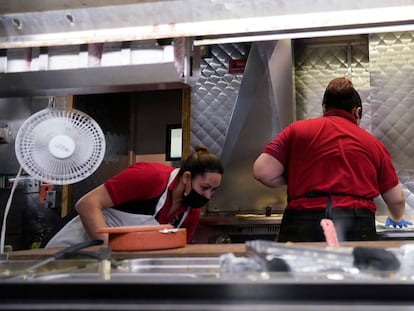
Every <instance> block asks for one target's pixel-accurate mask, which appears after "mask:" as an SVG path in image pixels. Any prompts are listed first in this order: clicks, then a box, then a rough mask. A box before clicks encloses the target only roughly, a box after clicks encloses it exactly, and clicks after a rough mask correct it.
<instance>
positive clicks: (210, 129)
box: [191, 44, 250, 157]
mask: <svg viewBox="0 0 414 311" xmlns="http://www.w3.org/2000/svg"><path fill="white" fill-rule="evenodd" d="M249 48H250V45H249V44H222V45H213V46H212V47H211V56H210V57H205V58H202V59H201V63H200V72H201V74H200V78H199V80H198V81H197V82H196V84H195V86H194V89H193V90H194V91H193V95H192V110H191V146H192V147H195V146H196V145H199V144H202V145H206V146H208V147H209V148H210V150H211V151H212V152H214V153H216V154H217V155H218V156H219V157H220V156H221V152H222V149H223V145H224V141H225V138H226V135H227V130H228V125H229V123H230V118H231V115H232V113H233V109H234V105H235V103H236V98H237V95H238V92H239V88H240V84H241V81H242V78H243V74H231V73H229V72H228V67H229V61H230V60H231V59H240V58H247V56H248V53H249Z"/></svg>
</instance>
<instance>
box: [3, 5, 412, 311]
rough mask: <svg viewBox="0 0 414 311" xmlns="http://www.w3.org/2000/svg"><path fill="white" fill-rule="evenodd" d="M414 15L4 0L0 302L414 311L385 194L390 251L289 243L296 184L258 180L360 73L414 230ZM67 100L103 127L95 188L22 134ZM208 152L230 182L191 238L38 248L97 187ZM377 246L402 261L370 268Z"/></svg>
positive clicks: (405, 250) (373, 128)
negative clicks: (53, 165) (36, 153)
mask: <svg viewBox="0 0 414 311" xmlns="http://www.w3.org/2000/svg"><path fill="white" fill-rule="evenodd" d="M413 16H414V1H413V0H392V1H389V0H388V1H385V0H384V1H383V0H380V1H370V0H360V1H358V2H356V1H348V2H344V1H338V0H333V1H329V2H328V1H307V0H290V1H287V0H286V1H285V0H278V1H274V0H259V1H249V0H226V1H216V0H203V1H201V0H164V1H150V0H144V1H137V0H135V1H133V0H119V1H110V0H101V1H94V0H83V1H81V0H79V1H77V0H75V1H73V0H72V1H66V0H62V1H48V0H32V1H24V0H14V1H2V2H1V3H0V25H1V26H0V51H1V53H0V204H1V205H0V211H1V214H2V226H1V227H2V233H1V234H2V240H1V241H0V242H1V245H2V246H3V247H2V250H1V253H0V255H1V260H0V288H1V290H0V309H7V310H65V309H70V310H85V309H89V310H115V309H116V310H132V309H133V310H167V309H168V310H224V309H226V310H236V309H237V310H275V309H277V310H374V309H375V310H389V309H390V308H394V307H398V308H399V309H400V310H408V309H409V308H412V306H413V305H414V298H413V296H412V292H413V290H414V283H413V278H414V276H413V275H414V266H413V264H412V260H413V256H414V246H413V245H414V243H413V244H412V240H414V228H411V227H408V228H395V229H394V228H392V229H389V228H386V227H385V226H384V222H385V218H386V217H387V210H386V207H385V204H384V202H383V201H381V199H380V198H378V199H377V200H376V204H377V206H378V212H377V233H378V241H373V242H342V243H341V244H340V247H339V248H331V247H328V245H327V244H326V243H287V244H284V243H277V242H275V241H276V239H277V235H278V230H279V225H280V221H281V217H282V215H283V210H284V207H285V204H286V194H285V190H286V189H284V188H283V187H281V188H280V189H277V190H275V189H268V188H266V187H264V186H263V185H261V184H259V183H258V182H257V181H255V180H254V179H253V176H252V163H253V161H254V159H255V158H256V157H257V156H258V154H259V153H260V152H261V151H262V148H263V147H264V146H265V144H266V143H267V142H268V141H269V140H270V139H271V138H272V137H273V136H274V135H275V134H277V133H279V132H280V131H281V130H282V129H283V128H285V127H286V126H287V125H288V124H290V123H291V122H293V121H295V120H300V119H306V118H311V117H317V116H320V115H321V113H322V108H321V99H322V96H323V92H324V90H325V87H326V85H327V83H328V81H329V80H331V79H332V78H335V77H338V76H347V77H348V78H350V79H351V80H352V81H353V83H354V85H355V87H356V89H357V90H358V92H359V93H360V95H361V97H362V100H363V107H364V116H363V118H362V121H361V127H363V128H364V129H367V130H368V131H369V132H371V133H372V134H373V135H374V136H376V137H378V138H379V139H380V140H381V141H382V142H383V143H384V144H385V145H386V147H387V148H388V149H389V150H390V153H391V155H392V158H393V161H394V165H395V167H396V170H397V173H398V177H399V179H400V183H401V185H402V187H403V191H404V195H405V198H406V215H405V216H406V218H407V219H408V220H414V160H413V157H414V148H413V146H414V128H413V127H414V105H413V101H414V99H413V98H414V96H413V93H414V78H413V75H412V72H413V64H414V45H413V42H414V20H413ZM51 106H53V107H57V108H59V109H66V108H69V109H76V110H78V111H81V112H82V113H85V114H86V115H87V116H90V117H91V118H93V120H94V121H96V124H97V125H98V126H99V128H100V129H101V130H102V135H103V136H104V142H105V150H104V154H102V162H100V163H99V165H98V167H96V170H95V171H94V172H93V173H92V174H90V175H88V176H87V177H86V178H79V179H76V180H75V182H71V183H67V184H53V183H48V182H44V181H42V180H40V179H39V178H35V177H33V176H31V175H30V174H28V173H27V172H24V171H23V172H21V164H20V162H19V156H20V155H19V154H17V152H16V148H15V144H16V138H19V137H18V133H19V129H20V128H21V127H22V125H24V124H26V123H25V122H27V120H30V118H31V116H33V115H35V114H36V113H39V112H42V111H43V110H44V109H46V108H48V107H51ZM177 129H178V130H180V131H179V132H178V133H179V134H178V135H179V136H178V140H177V136H172V135H173V133H175V132H174V130H177ZM175 135H177V134H175ZM174 142H178V144H179V147H178V149H179V153H178V154H174V153H171V152H173V151H176V148H177V147H176V146H173V145H172V143H174ZM198 144H203V145H206V146H207V147H208V148H209V149H210V150H211V151H213V152H215V153H216V154H217V155H218V156H219V157H220V158H221V160H222V162H223V166H224V170H225V175H224V176H223V182H222V186H221V187H220V188H219V189H218V190H217V193H216V195H215V197H214V198H213V200H212V201H211V202H209V203H208V204H207V205H206V206H205V207H203V211H202V216H201V219H200V223H199V226H198V229H197V232H196V234H195V237H194V239H193V241H192V243H188V244H187V243H186V244H185V245H179V246H175V247H171V248H166V249H148V250H146V249H126V250H117V249H111V248H109V247H104V246H102V245H92V244H90V245H83V247H81V248H80V249H72V250H69V251H68V250H67V249H43V248H39V244H40V242H41V240H42V238H43V237H44V235H45V234H46V233H47V232H48V231H49V230H50V228H51V227H53V225H54V224H56V222H57V221H58V220H59V219H60V218H62V217H64V216H65V215H67V214H68V213H69V212H70V211H71V210H72V209H73V206H74V203H75V202H76V201H77V200H78V199H79V198H80V197H81V196H82V195H84V194H85V193H86V192H87V191H89V190H90V189H92V188H94V187H96V186H97V185H99V184H101V183H102V182H103V181H105V180H106V179H107V178H109V177H110V176H113V175H114V174H116V173H117V172H119V171H120V170H122V169H124V168H126V167H127V166H128V165H129V164H131V163H134V162H136V161H155V162H162V163H167V164H169V165H172V166H176V167H178V165H179V161H180V157H181V156H185V155H187V154H188V153H189V152H190V150H191V148H193V147H194V146H196V145H198ZM20 172H21V174H20ZM11 194H13V195H11ZM3 244H4V245H3ZM366 248H375V249H377V250H378V254H379V255H378V256H379V258H374V259H375V260H378V261H382V260H383V261H386V260H387V259H389V261H388V263H389V264H390V265H389V266H388V268H389V269H387V270H385V271H384V270H381V269H380V268H378V266H376V265H375V263H378V261H376V262H374V261H375V260H373V262H374V263H373V265H371V264H370V263H367V262H360V261H358V260H357V252H358V251H361V250H362V251H363V250H365V249H366ZM387 256H388V257H387ZM390 258H391V259H392V260H391V259H390ZM393 260H394V261H393ZM371 263H372V262H371Z"/></svg>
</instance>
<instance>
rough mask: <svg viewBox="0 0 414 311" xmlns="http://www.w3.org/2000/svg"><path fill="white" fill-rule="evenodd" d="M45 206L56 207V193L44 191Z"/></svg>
mask: <svg viewBox="0 0 414 311" xmlns="http://www.w3.org/2000/svg"><path fill="white" fill-rule="evenodd" d="M45 204H46V207H49V208H55V207H56V191H46V199H45Z"/></svg>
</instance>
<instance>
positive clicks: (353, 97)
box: [322, 77, 362, 118]
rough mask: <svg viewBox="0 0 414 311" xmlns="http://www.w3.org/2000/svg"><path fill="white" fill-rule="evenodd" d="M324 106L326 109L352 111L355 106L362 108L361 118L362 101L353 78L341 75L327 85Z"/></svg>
mask: <svg viewBox="0 0 414 311" xmlns="http://www.w3.org/2000/svg"><path fill="white" fill-rule="evenodd" d="M322 107H323V108H324V109H325V111H328V110H329V109H342V110H345V111H347V112H349V113H352V109H354V108H355V107H360V108H361V113H360V116H359V117H360V118H361V116H362V101H361V97H360V96H359V94H358V92H357V91H356V90H355V88H354V86H353V84H352V82H351V80H349V79H347V78H345V77H341V78H336V79H333V80H331V81H330V82H329V84H328V86H327V87H326V90H325V94H324V95H323V101H322Z"/></svg>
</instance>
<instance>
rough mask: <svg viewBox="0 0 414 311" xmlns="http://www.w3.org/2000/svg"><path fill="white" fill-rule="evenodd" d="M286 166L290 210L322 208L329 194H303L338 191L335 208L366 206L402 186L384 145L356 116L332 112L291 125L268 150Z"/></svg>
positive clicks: (374, 208) (334, 202)
mask: <svg viewBox="0 0 414 311" xmlns="http://www.w3.org/2000/svg"><path fill="white" fill-rule="evenodd" d="M264 152H265V153H268V154H270V155H272V156H274V157H275V158H276V159H278V160H279V161H280V162H281V163H282V165H283V166H284V168H285V173H284V176H285V178H286V181H287V186H288V201H289V203H288V208H293V209H322V208H325V206H326V203H327V197H315V198H309V197H304V195H305V193H307V192H310V191H322V192H329V193H337V194H338V193H341V194H349V195H333V197H332V206H333V207H345V208H346V207H349V208H367V209H369V210H371V211H372V212H373V213H375V212H376V205H375V203H374V202H373V201H372V199H373V198H376V197H377V196H379V195H380V193H383V192H385V191H387V190H389V189H391V188H392V187H394V186H395V185H397V184H398V177H397V175H396V172H395V169H394V166H393V164H392V160H391V156H390V154H389V152H388V151H387V149H386V148H385V146H384V145H383V143H382V142H381V141H380V140H378V139H377V138H376V137H374V136H373V135H371V134H370V133H368V132H367V131H366V130H364V129H362V128H360V127H359V126H358V125H357V124H356V122H355V120H354V118H353V117H352V115H351V114H349V113H347V112H345V111H343V110H329V111H328V112H327V113H325V115H324V116H323V117H322V118H314V119H308V120H300V121H296V122H294V123H292V124H290V125H289V126H288V127H287V128H285V129H284V130H283V131H282V132H281V133H280V134H279V135H277V136H276V137H275V138H274V139H273V140H272V141H271V142H270V143H269V144H268V145H267V146H266V147H265V149H264Z"/></svg>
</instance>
